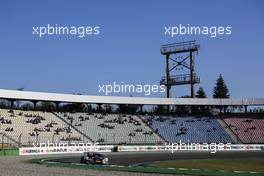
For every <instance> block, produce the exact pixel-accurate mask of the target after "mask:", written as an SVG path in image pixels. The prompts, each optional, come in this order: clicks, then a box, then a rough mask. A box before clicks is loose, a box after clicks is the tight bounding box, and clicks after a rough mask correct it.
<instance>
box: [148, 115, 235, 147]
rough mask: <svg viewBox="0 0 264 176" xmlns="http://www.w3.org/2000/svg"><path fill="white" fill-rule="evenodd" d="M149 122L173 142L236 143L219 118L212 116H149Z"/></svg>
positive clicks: (167, 139) (166, 138)
mask: <svg viewBox="0 0 264 176" xmlns="http://www.w3.org/2000/svg"><path fill="white" fill-rule="evenodd" d="M145 120H146V123H148V124H149V125H150V126H151V127H152V128H153V129H155V131H156V132H158V133H159V134H160V135H161V136H162V137H163V138H164V139H165V140H166V141H168V142H171V143H179V142H180V141H181V142H185V143H187V142H192V143H203V142H206V143H234V140H232V138H231V137H230V136H229V135H228V133H227V132H226V131H225V129H224V128H222V126H221V125H220V124H219V123H218V120H217V119H215V118H212V117H211V118H210V117H197V118H196V117H189V116H188V117H172V116H168V117H162V116H152V117H151V116H150V117H147V118H146V119H145Z"/></svg>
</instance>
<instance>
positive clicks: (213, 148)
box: [19, 143, 264, 155]
mask: <svg viewBox="0 0 264 176" xmlns="http://www.w3.org/2000/svg"><path fill="white" fill-rule="evenodd" d="M115 148H116V147H115V146H114V145H92V146H56V147H54V146H52V147H48V146H44V147H43V146H38V147H22V148H19V155H45V154H71V153H83V152H113V151H114V149H115ZM261 150H262V151H263V150H264V144H214V145H212V143H211V144H195V145H194V144H188V143H186V144H185V143H182V144H181V145H179V144H168V145H135V146H134V145H132V146H130V145H120V146H117V151H118V152H159V151H160V152H162V151H171V152H177V151H209V152H211V153H216V152H217V151H261Z"/></svg>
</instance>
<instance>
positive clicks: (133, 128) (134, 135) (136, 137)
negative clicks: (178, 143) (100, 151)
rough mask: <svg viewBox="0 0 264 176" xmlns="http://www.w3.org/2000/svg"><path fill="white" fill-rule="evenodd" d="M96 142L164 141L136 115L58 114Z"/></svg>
mask: <svg viewBox="0 0 264 176" xmlns="http://www.w3.org/2000/svg"><path fill="white" fill-rule="evenodd" d="M56 114H57V115H58V116H59V117H60V118H63V119H65V120H66V121H67V122H68V123H69V124H71V125H72V126H75V127H76V128H77V129H79V130H80V131H81V132H82V133H83V134H85V135H87V136H89V137H90V139H91V140H92V141H94V142H100V143H106V144H140V143H141V144H142V143H147V144H156V143H161V142H163V140H162V139H161V138H160V137H159V136H158V135H157V134H155V133H154V132H153V130H152V129H151V128H149V127H148V126H147V125H145V124H144V123H143V122H142V121H141V119H140V118H139V117H138V116H136V115H126V114H104V113H56Z"/></svg>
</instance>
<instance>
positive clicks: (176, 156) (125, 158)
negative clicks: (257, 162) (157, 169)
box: [48, 151, 264, 166]
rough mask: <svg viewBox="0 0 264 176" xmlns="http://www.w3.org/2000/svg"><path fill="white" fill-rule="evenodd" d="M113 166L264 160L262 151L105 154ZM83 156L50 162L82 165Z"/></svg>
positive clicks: (59, 158)
mask: <svg viewBox="0 0 264 176" xmlns="http://www.w3.org/2000/svg"><path fill="white" fill-rule="evenodd" d="M104 155H105V156H107V157H108V158H109V164H112V165H125V166H127V165H137V164H140V163H145V162H153V161H166V160H190V159H240V158H264V152H261V151H253V152H252V151H250V152H249V151H243V152H241V151H240V152H237V151H228V152H216V153H210V152H174V153H171V152H130V153H128V152H118V153H106V154H104ZM80 157H81V155H74V156H64V157H56V158H50V159H48V161H53V162H61V163H80Z"/></svg>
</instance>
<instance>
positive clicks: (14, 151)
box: [0, 149, 19, 156]
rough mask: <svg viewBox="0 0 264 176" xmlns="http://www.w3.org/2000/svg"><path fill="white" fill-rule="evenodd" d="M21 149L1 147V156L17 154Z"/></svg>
mask: <svg viewBox="0 0 264 176" xmlns="http://www.w3.org/2000/svg"><path fill="white" fill-rule="evenodd" d="M17 155H19V149H0V156H17Z"/></svg>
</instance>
